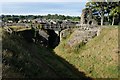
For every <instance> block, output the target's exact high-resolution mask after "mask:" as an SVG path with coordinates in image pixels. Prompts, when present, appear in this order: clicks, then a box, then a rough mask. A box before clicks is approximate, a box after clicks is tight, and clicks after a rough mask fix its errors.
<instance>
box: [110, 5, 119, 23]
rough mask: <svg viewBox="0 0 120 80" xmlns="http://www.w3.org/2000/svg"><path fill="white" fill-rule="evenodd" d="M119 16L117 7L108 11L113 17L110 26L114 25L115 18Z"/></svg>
mask: <svg viewBox="0 0 120 80" xmlns="http://www.w3.org/2000/svg"><path fill="white" fill-rule="evenodd" d="M119 14H120V7H119V6H117V7H115V8H112V10H111V11H110V15H111V16H112V17H113V20H112V25H114V21H115V18H116V17H119V16H120V15H119Z"/></svg>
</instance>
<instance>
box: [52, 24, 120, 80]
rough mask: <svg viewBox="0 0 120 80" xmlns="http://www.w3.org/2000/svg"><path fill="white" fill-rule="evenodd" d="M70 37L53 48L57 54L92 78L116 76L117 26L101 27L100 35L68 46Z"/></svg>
mask: <svg viewBox="0 0 120 80" xmlns="http://www.w3.org/2000/svg"><path fill="white" fill-rule="evenodd" d="M70 39H72V38H68V39H66V40H63V41H61V43H60V44H59V46H57V47H56V48H55V50H54V51H55V52H56V54H57V55H59V56H61V57H62V58H64V59H65V60H67V61H68V62H69V63H71V64H73V65H74V66H75V67H76V68H78V69H79V70H82V71H83V72H85V73H86V74H87V75H89V76H91V77H93V78H118V67H119V66H118V53H119V51H118V26H114V27H111V26H109V27H105V28H102V30H101V33H100V35H99V36H97V37H95V38H93V39H92V40H90V41H89V42H88V43H87V44H85V45H83V44H82V43H80V44H76V46H74V47H70V46H68V45H67V42H68V41H69V40H70Z"/></svg>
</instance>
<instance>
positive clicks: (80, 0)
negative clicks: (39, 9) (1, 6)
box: [0, 0, 87, 2]
mask: <svg viewBox="0 0 120 80" xmlns="http://www.w3.org/2000/svg"><path fill="white" fill-rule="evenodd" d="M86 1H87V0H0V2H86Z"/></svg>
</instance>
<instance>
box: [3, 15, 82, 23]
mask: <svg viewBox="0 0 120 80" xmlns="http://www.w3.org/2000/svg"><path fill="white" fill-rule="evenodd" d="M1 18H2V20H3V21H8V20H12V21H13V22H16V21H19V20H24V19H28V20H33V19H37V18H42V19H59V20H66V19H67V20H72V21H80V17H79V16H77V17H76V16H64V15H58V14H55V15H51V14H48V15H44V16H43V15H1Z"/></svg>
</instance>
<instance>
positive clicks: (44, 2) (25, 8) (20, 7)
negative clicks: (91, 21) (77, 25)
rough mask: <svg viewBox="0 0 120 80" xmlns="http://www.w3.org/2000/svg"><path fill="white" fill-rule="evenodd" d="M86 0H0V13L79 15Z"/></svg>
mask: <svg viewBox="0 0 120 80" xmlns="http://www.w3.org/2000/svg"><path fill="white" fill-rule="evenodd" d="M86 1H87V0H84V1H83V0H60V1H58V0H29V1H28V0H16V1H15V0H10V1H6V0H3V1H1V6H0V8H1V10H0V13H1V14H5V15H6V14H9V15H47V14H61V15H69V16H80V15H81V13H82V9H83V8H85V4H86Z"/></svg>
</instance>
